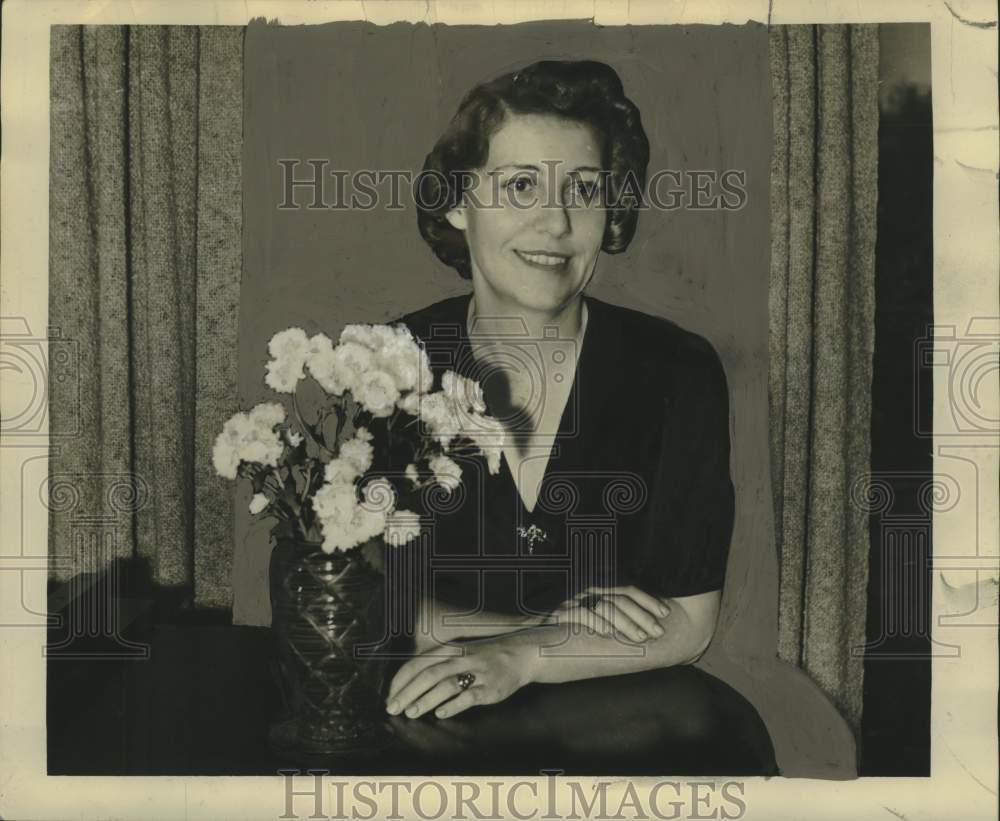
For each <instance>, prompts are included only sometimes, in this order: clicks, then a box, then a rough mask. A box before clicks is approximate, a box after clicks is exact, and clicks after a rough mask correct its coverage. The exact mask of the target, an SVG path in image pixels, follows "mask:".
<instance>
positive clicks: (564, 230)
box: [537, 202, 572, 237]
mask: <svg viewBox="0 0 1000 821" xmlns="http://www.w3.org/2000/svg"><path fill="white" fill-rule="evenodd" d="M537 221H538V227H539V228H541V229H542V230H543V231H545V232H546V233H548V234H551V235H552V236H554V237H561V236H564V235H565V234H568V233H569V231H570V228H571V227H572V226H571V223H570V219H569V211H568V209H567V208H566V205H565V204H564V203H562V202H543V203H542V204H541V205H540V206H539V207H538V217H537Z"/></svg>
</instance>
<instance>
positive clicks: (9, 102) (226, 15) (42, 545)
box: [0, 0, 1000, 821]
mask: <svg viewBox="0 0 1000 821" xmlns="http://www.w3.org/2000/svg"><path fill="white" fill-rule="evenodd" d="M996 14H997V10H996V5H995V4H994V3H992V2H990V0H935V1H934V2H930V1H929V0H928V2H919V1H917V0H889V1H886V2H878V3H872V2H868V3H864V4H862V3H859V2H855V0H850V2H848V0H842V1H841V2H815V0H814V1H813V2H809V0H771V1H770V2H768V0H761V1H760V2H745V1H744V2H739V0H729V2H721V1H720V2H700V3H698V4H695V3H685V2H655V1H653V0H650V1H649V2H640V0H622V2H618V1H617V0H614V1H613V2H609V1H607V0H605V2H599V1H597V0H595V1H594V2H572V0H566V1H565V2H556V3H542V2H517V1H516V0H515V1H512V2H506V3H505V2H493V3H486V2H482V3H479V2H468V3H463V2H434V0H419V1H418V2H409V1H407V2H395V0H386V1H385V2H367V3H365V2H321V1H314V2H309V0H281V2H253V1H252V0H247V1H246V2H239V1H238V2H225V1H224V0H223V2H203V1H202V0H166V1H165V2H152V0H145V1H144V0H134V2H108V3H100V4H97V3H95V4H85V3H81V2H72V1H71V0H61V1H56V0H30V1H29V0H12V2H7V3H5V4H4V5H3V24H4V25H3V29H2V37H3V42H2V55H3V65H2V92H3V93H2V99H3V129H2V152H3V166H2V170H3V175H2V188H0V219H2V225H0V230H2V237H3V242H2V252H0V266H2V280H0V303H2V304H0V316H2V317H3V322H4V326H3V333H4V335H7V334H8V333H11V334H21V333H23V334H26V335H27V336H28V337H31V338H35V339H41V340H45V339H46V338H48V337H49V335H50V333H49V327H48V274H47V272H48V225H49V217H48V210H49V200H48V165H49V127H48V124H49V27H50V26H51V25H55V24H85V25H107V24H120V25H148V24H153V25H167V24H187V25H237V26H242V25H246V24H247V23H248V22H249V21H250V20H252V19H255V18H259V17H265V18H267V19H268V20H272V21H274V20H277V21H278V22H280V23H281V24H283V25H304V24H317V23H325V22H334V21H338V20H366V21H368V22H371V23H375V24H379V25H386V24H389V23H392V22H397V21H409V22H425V23H428V24H433V23H447V24H464V25H473V24H488V25H494V24H512V23H519V22H527V21H530V20H554V19H575V20H579V19H592V20H593V21H594V22H595V23H597V24H600V25H607V26H612V25H626V24H631V25H642V24H680V25H690V24H701V23H708V24H721V23H735V24H743V23H747V22H750V21H756V22H760V23H767V24H773V25H781V24H798V23H879V22H929V23H930V24H931V42H932V77H933V91H934V93H933V116H934V236H933V241H934V323H935V328H936V329H940V330H941V335H942V337H944V338H947V334H948V333H949V331H950V332H951V333H952V334H953V335H954V334H958V335H965V336H976V337H985V338H986V339H987V340H994V343H995V340H996V339H997V338H998V337H1000V316H998V314H1000V308H998V307H997V294H998V292H1000V274H998V272H1000V239H998V236H997V224H998V223H997V211H998V202H997V170H998V169H997V156H998V111H997V53H996V37H997V18H996ZM11 328H13V329H14V330H13V331H11V330H8V329H11ZM0 342H3V340H0ZM913 364H914V366H915V365H916V362H915V361H914V363H913ZM3 378H4V386H3V390H4V392H5V393H6V392H8V391H9V392H10V393H9V395H8V397H7V398H6V399H5V403H6V402H7V401H10V402H11V403H12V405H17V406H21V404H25V405H26V404H28V403H30V402H34V401H38V392H39V391H42V392H44V385H39V384H36V383H34V382H32V381H31V380H25V379H23V378H13V377H10V378H9V377H8V375H7V374H6V373H5V374H4V377H3ZM984 378H985V380H986V381H985V383H983V384H981V385H980V386H979V393H978V396H979V397H981V398H983V399H985V401H987V402H990V401H993V402H996V401H997V399H996V397H997V395H998V393H1000V391H998V378H1000V372H998V371H997V370H996V369H994V370H992V371H988V372H987V374H986V376H985V377H984ZM934 382H935V384H934V420H935V422H934V424H935V435H934V443H933V450H934V473H935V474H937V473H948V472H949V470H953V467H952V465H953V459H954V458H955V454H956V453H960V454H961V456H960V458H962V459H964V460H965V461H968V462H972V463H973V464H974V466H975V471H974V472H975V474H976V475H977V476H979V477H985V479H986V481H985V482H984V481H983V478H980V481H979V488H978V489H977V488H976V487H975V486H972V487H968V488H967V490H968V492H972V493H978V494H979V496H978V498H977V500H976V501H977V510H978V517H977V520H976V521H969V520H968V519H967V518H965V517H964V516H963V512H964V508H958V509H952V510H951V511H948V510H939V511H936V512H935V515H934V521H933V545H934V559H933V567H934V574H933V575H934V588H933V597H934V599H933V603H932V612H933V622H932V642H933V643H934V644H938V645H949V646H957V647H958V648H959V653H958V655H956V656H953V657H950V656H944V655H936V654H932V659H931V665H932V704H931V727H932V730H931V776H930V777H928V778H912V777H911V778H859V779H857V780H853V781H827V780H819V779H787V778H781V777H775V778H751V777H748V778H739V779H738V780H739V781H740V782H741V783H743V784H744V788H743V792H742V796H741V798H742V801H743V802H744V803H745V813H744V815H743V817H747V818H761V819H779V818H792V817H808V818H810V819H823V818H830V819H843V818H849V817H858V818H883V817H888V816H889V815H892V816H896V817H899V818H904V817H905V818H908V819H910V821H914V820H915V819H922V818H926V819H937V818H942V817H950V818H955V819H962V818H969V819H972V818H990V817H994V818H995V817H996V815H997V801H998V799H997V793H996V777H997V771H998V750H997V684H998V647H997V606H996V604H995V603H994V604H992V606H986V605H988V603H986V604H985V605H983V606H982V609H979V607H980V604H979V602H978V600H977V609H975V610H973V611H971V612H968V613H965V612H957V611H956V610H955V609H954V603H953V602H952V601H950V600H949V598H948V590H949V589H952V588H950V587H949V586H946V585H943V584H942V582H943V580H944V579H945V578H946V577H947V578H948V579H949V580H951V581H952V582H953V583H954V582H955V580H957V582H958V583H961V584H967V583H969V582H970V581H971V582H973V583H974V582H975V581H976V580H977V579H979V580H982V579H985V578H988V577H991V576H995V574H996V572H997V565H998V557H997V550H998V530H1000V527H998V522H1000V518H998V498H997V494H996V488H995V487H992V488H991V487H990V485H991V484H992V483H991V482H990V481H989V477H991V476H992V477H995V476H996V475H997V474H998V470H1000V458H998V457H1000V447H998V441H997V436H996V433H995V431H994V430H992V428H991V427H990V426H986V427H985V428H984V429H983V430H982V431H981V432H979V431H975V430H973V431H972V432H969V431H965V432H961V431H960V432H958V433H955V432H953V431H950V430H946V429H944V428H942V426H943V424H944V420H946V419H948V418H950V417H951V416H952V414H953V411H954V403H955V402H957V401H961V397H958V396H956V395H955V394H954V393H953V388H952V386H951V385H950V384H949V382H948V380H944V379H935V380H934ZM45 401H47V399H46V400H45ZM978 412H979V413H980V414H981V415H983V416H984V417H985V418H988V419H994V420H995V419H997V418H1000V408H997V407H995V406H993V407H991V406H988V405H987V406H980V407H979V408H978ZM959 449H960V450H959ZM47 458H48V429H47V423H46V424H45V425H43V426H42V427H41V428H40V429H39V431H38V432H37V435H35V436H30V437H23V436H22V437H6V438H5V440H4V441H3V443H2V447H0V510H2V511H3V518H4V525H3V532H4V546H3V549H2V551H0V571H6V572H0V773H2V774H3V776H2V778H0V817H3V818H18V819H34V818H70V817H74V818H77V817H79V818H86V817H95V818H96V817H101V818H103V817H127V818H139V817H156V818H181V817H184V818H188V819H195V818H205V819H220V818H278V817H281V816H282V814H283V813H284V812H285V807H286V804H285V802H286V790H287V780H286V778H285V777H284V776H283V775H281V774H278V773H276V774H275V775H274V776H273V777H270V776H269V777H178V776H160V777H129V778H127V779H123V778H120V777H70V776H60V777H49V776H46V774H45V773H46V742H45V701H46V700H45V693H46V684H45V657H44V654H43V649H44V646H45V643H46V638H47V625H46V619H45V616H44V614H45V613H46V611H47V604H46V601H47V588H46V580H47V573H46V571H47V568H48V556H47V545H48V539H47V530H48V511H47V510H46V508H45V506H44V505H43V503H42V500H41V499H39V498H38V497H37V494H35V495H34V496H32V497H31V498H22V481H23V478H24V475H25V471H26V466H27V465H28V464H29V463H30V462H33V461H35V460H39V459H47ZM34 470H36V471H37V470H38V468H37V467H35V468H34ZM550 778H551V777H550V776H546V775H542V774H540V775H539V776H538V777H537V778H529V777H525V778H520V779H518V782H520V783H529V782H530V783H535V785H536V788H535V791H534V795H536V796H537V804H538V806H537V807H534V808H532V807H531V805H530V802H529V801H528V797H529V795H530V794H531V793H532V791H531V790H522V791H521V795H520V797H519V798H518V803H519V807H520V808H521V809H522V811H530V809H536V810H537V815H534V816H530V815H529V816H526V817H540V818H541V817H549V818H555V817H562V815H561V814H560V810H559V808H560V807H561V806H564V805H565V804H566V802H565V799H566V797H567V796H566V795H565V794H562V793H558V794H556V795H554V796H553V795H551V794H549V793H547V792H546V789H547V788H548V787H551V783H550ZM342 780H348V779H342ZM349 780H359V781H372V780H373V777H368V778H362V779H349ZM377 780H385V779H377ZM406 780H407V781H410V782H412V783H413V784H414V785H416V784H417V783H420V782H427V781H437V782H441V781H444V780H446V779H445V777H437V778H413V779H406ZM447 780H449V781H450V780H454V781H462V782H470V783H471V782H477V783H479V784H481V785H482V784H485V783H487V782H488V781H498V780H503V779H499V778H497V779H483V778H473V777H461V778H457V777H456V778H455V779H451V778H448V779H447ZM506 780H510V779H506ZM670 780H671V781H673V782H678V783H689V784H697V783H706V782H708V781H711V782H713V783H719V782H723V781H724V780H725V779H724V778H722V777H719V776H715V777H713V778H710V779H706V778H700V779H692V778H687V777H677V778H672V779H670ZM573 781H574V782H575V783H577V784H580V785H582V786H583V787H584V788H585V789H586V788H587V787H588V785H591V786H592V785H596V784H597V783H598V782H600V781H601V779H599V778H587V777H579V778H576V777H574V778H573ZM659 781H662V779H655V778H651V777H636V778H628V779H626V778H621V777H616V778H614V779H612V780H611V783H609V785H608V787H607V790H608V806H611V807H617V806H619V804H620V803H621V801H622V800H623V797H624V795H625V794H626V793H627V792H628V791H629V790H632V791H634V792H635V793H637V794H638V795H639V796H644V795H646V794H648V792H649V790H650V788H652V787H654V786H655V785H656V784H657V783H658V782H659ZM312 783H313V777H312V776H310V775H308V774H303V775H302V776H301V777H300V778H296V779H295V789H296V790H297V791H298V790H301V791H302V792H303V793H304V794H307V795H308V793H309V792H310V791H311V789H312ZM692 794H693V793H687V795H688V796H689V797H690V796H691V795H692ZM694 794H696V793H694ZM450 795H451V797H452V798H454V795H455V793H454V791H452V792H451V793H450ZM390 798H391V796H389V795H383V796H382V806H381V807H380V808H379V810H380V816H381V817H384V815H386V814H388V813H389V812H390V811H392V809H393V807H392V802H391V801H390ZM662 801H663V799H661V802H662ZM429 805H430V806H431V807H436V801H435V800H429ZM296 806H298V805H296ZM643 806H646V807H648V804H646V803H643ZM577 808H578V807H577ZM705 809H706V808H705V807H704V806H703V807H702V808H701V810H702V811H705ZM448 810H449V811H450V813H453V812H454V808H453V807H449V808H448ZM553 810H555V813H556V814H555V815H552V814H551V813H552V812H553ZM698 810H699V808H698V807H697V806H695V802H693V801H692V802H689V803H688V806H687V807H686V813H691V815H690V817H711V816H708V815H698ZM466 811H468V810H466ZM311 814H312V805H311V799H309V798H308V797H307V798H306V799H305V800H304V803H303V804H302V806H301V808H300V809H299V811H298V813H297V815H298V817H302V818H305V817H308V816H309V815H311ZM285 817H288V816H285ZM371 817H376V816H371ZM396 817H399V816H398V815H397V816H396ZM437 817H452V816H450V815H449V812H445V813H443V814H442V815H439V816H437ZM458 817H462V816H458ZM465 817H468V816H465ZM577 817H579V816H577ZM678 817H688V816H687V815H684V816H678Z"/></svg>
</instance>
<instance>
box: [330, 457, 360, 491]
mask: <svg viewBox="0 0 1000 821" xmlns="http://www.w3.org/2000/svg"><path fill="white" fill-rule="evenodd" d="M358 475H359V473H358V470H357V468H355V466H354V465H352V464H351V463H350V462H348V461H347V460H346V459H342V458H340V457H339V456H338V457H337V458H336V459H331V460H330V461H329V462H327V463H326V467H325V468H324V469H323V479H324V480H325V481H326V482H328V483H330V484H341V485H345V484H351V483H352V482H353V481H354V480H355V479H357V478H358Z"/></svg>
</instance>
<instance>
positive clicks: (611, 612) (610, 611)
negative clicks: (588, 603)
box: [594, 596, 649, 641]
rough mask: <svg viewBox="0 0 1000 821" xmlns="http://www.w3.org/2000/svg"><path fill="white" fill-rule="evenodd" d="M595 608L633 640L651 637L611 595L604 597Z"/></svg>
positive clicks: (644, 639) (643, 639)
mask: <svg viewBox="0 0 1000 821" xmlns="http://www.w3.org/2000/svg"><path fill="white" fill-rule="evenodd" d="M594 610H596V611H597V612H598V613H600V614H601V616H603V617H604V620H605V621H608V622H610V623H611V624H612V625H613V626H614V628H615V629H616V630H618V631H620V632H621V633H623V634H624V635H625V636H626V637H627V638H629V639H631V640H632V641H646V639H648V638H649V634H648V633H647V632H646V631H645V630H643V629H642V628H641V627H640V626H639V625H638V624H636V623H635V622H634V621H633V620H632V619H631V618H630V617H629V615H628V614H627V613H626V612H625V611H623V610H622V609H620V608H619V607H618V606H617V605H616V604H615V602H614V600H613V599H612V598H611V597H610V596H608V597H604V598H602V599H601V600H600V601H599V602H598V603H597V605H596V606H595V607H594Z"/></svg>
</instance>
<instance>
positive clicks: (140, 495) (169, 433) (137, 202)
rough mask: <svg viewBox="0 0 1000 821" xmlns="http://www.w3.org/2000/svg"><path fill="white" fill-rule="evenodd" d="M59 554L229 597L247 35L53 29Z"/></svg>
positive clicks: (57, 558) (215, 597) (53, 532)
mask: <svg viewBox="0 0 1000 821" xmlns="http://www.w3.org/2000/svg"><path fill="white" fill-rule="evenodd" d="M51 31H52V35H51V48H52V53H51V54H52V57H51V76H50V82H51V88H50V90H51V134H52V140H51V150H50V163H51V164H50V201H49V249H50V250H49V268H50V270H49V274H50V292H49V293H50V296H49V317H50V320H49V321H50V325H51V326H52V327H53V328H55V329H58V333H59V335H60V336H61V337H62V338H63V339H65V340H68V342H69V348H68V350H70V351H72V353H73V355H72V356H70V357H66V358H64V359H63V360H60V358H59V357H55V356H53V357H51V359H52V361H51V363H50V379H49V393H50V413H51V428H52V429H53V430H71V431H75V434H74V435H70V436H65V437H58V438H57V437H53V440H52V450H51V462H50V479H49V501H50V522H49V524H50V526H49V533H50V545H49V547H50V554H51V555H52V557H53V563H52V564H53V568H54V575H55V576H56V577H57V578H68V577H70V576H72V575H73V574H74V573H77V572H80V571H83V570H97V569H100V568H101V567H103V566H106V565H107V563H108V562H109V561H110V560H111V559H112V558H115V557H121V558H136V559H139V560H146V561H148V564H149V568H150V571H151V576H152V579H153V581H154V582H155V583H157V584H158V585H163V586H166V587H170V588H174V589H180V590H181V591H182V592H186V593H189V594H190V596H191V598H192V599H193V600H194V601H196V602H197V603H199V604H202V605H208V606H218V607H226V606H228V605H229V603H230V600H231V589H230V588H231V582H230V572H231V566H232V557H231V553H232V499H233V487H232V486H231V484H230V483H227V482H225V481H224V480H222V479H220V478H218V477H216V476H215V475H214V471H213V470H212V464H211V452H212V442H213V440H214V437H215V435H216V434H217V432H218V430H219V429H220V428H221V425H222V423H223V421H224V419H225V418H227V417H228V415H229V414H231V413H232V412H233V411H234V410H235V409H236V390H237V362H236V352H237V346H236V334H237V317H238V306H239V283H240V274H241V267H242V265H241V262H242V258H241V227H242V203H241V165H240V162H241V144H242V143H241V140H242V127H243V125H242V118H243V93H242V76H243V65H242V50H243V45H242V44H243V29H242V28H236V27H202V28H198V27H194V26H170V27H160V26H133V27H123V26H86V27H81V26H54V27H53V28H52V30H51Z"/></svg>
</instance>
